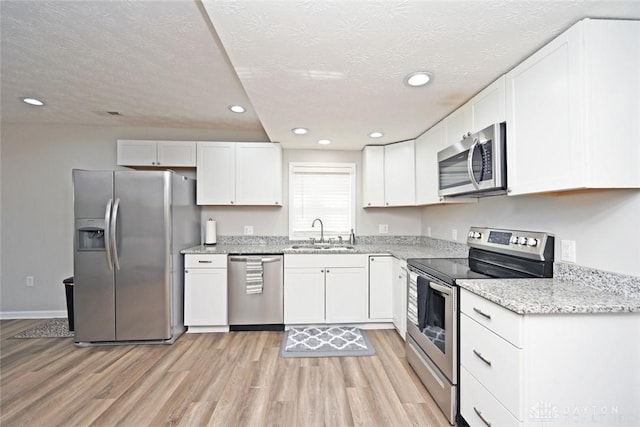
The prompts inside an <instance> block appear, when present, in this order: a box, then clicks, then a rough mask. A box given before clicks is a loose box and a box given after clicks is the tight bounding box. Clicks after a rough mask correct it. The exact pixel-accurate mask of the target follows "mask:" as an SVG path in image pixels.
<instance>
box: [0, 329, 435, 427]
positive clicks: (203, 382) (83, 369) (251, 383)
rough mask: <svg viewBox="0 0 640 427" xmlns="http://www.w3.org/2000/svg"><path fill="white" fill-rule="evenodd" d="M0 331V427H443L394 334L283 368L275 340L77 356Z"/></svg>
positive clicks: (62, 345) (57, 344) (88, 351)
mask: <svg viewBox="0 0 640 427" xmlns="http://www.w3.org/2000/svg"><path fill="white" fill-rule="evenodd" d="M42 322H44V321H43V320H9V321H0V330H1V332H0V348H1V351H0V425H2V426H3V427H4V426H11V427H13V426H34V425H43V426H47V427H49V426H51V427H56V426H64V427H67V426H82V427H85V426H114V425H121V426H136V427H138V426H154V427H155V426H178V425H179V426H188V427H193V426H206V425H212V426H225V427H226V426H282V427H290V426H292V427H293V426H295V427H298V426H300V427H307V426H311V427H312V426H331V427H333V426H339V427H343V426H344V427H346V426H367V427H372V426H373V427H377V426H385V427H386V426H396V425H397V426H405V425H406V426H410V425H413V426H443V427H444V426H447V425H448V423H447V421H446V419H445V418H444V415H443V414H442V413H441V412H440V410H439V409H438V407H437V405H436V404H435V403H434V402H433V399H432V398H431V396H430V395H429V393H428V391H426V389H424V387H423V386H422V383H421V382H420V380H419V379H418V378H417V376H416V375H415V373H414V372H413V370H412V368H411V367H410V366H409V365H408V363H407V361H406V358H405V356H404V341H402V340H401V339H400V337H399V336H398V335H397V334H396V332H395V331H393V330H372V331H368V333H369V336H370V338H371V341H372V342H373V344H374V346H375V347H376V355H375V356H371V357H332V358H283V357H281V355H280V345H281V342H282V339H283V333H282V332H234V333H212V334H186V335H183V336H182V337H180V338H179V339H178V340H177V341H176V343H174V344H173V345H160V346H151V345H138V346H99V347H90V348H79V347H76V346H75V345H74V343H73V339H72V338H65V339H59V338H58V339H47V338H38V339H14V338H11V337H12V336H14V335H15V334H16V333H18V332H21V331H22V330H25V329H28V328H29V327H32V326H34V325H37V324H39V323H42Z"/></svg>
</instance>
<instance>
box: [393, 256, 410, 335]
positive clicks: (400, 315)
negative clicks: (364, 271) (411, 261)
mask: <svg viewBox="0 0 640 427" xmlns="http://www.w3.org/2000/svg"><path fill="white" fill-rule="evenodd" d="M391 284H392V288H393V289H392V293H391V303H392V311H393V326H395V328H396V331H398V334H400V336H401V337H402V339H403V340H406V339H407V291H408V288H407V261H405V260H401V259H398V258H393V268H392V283H391Z"/></svg>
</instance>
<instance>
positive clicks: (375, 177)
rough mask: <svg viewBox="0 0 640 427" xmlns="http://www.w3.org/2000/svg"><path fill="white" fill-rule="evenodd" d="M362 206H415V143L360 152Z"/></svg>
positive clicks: (385, 146)
mask: <svg viewBox="0 0 640 427" xmlns="http://www.w3.org/2000/svg"><path fill="white" fill-rule="evenodd" d="M362 169H363V173H362V205H363V207H365V208H371V207H391V206H415V203H416V198H415V186H416V181H415V170H416V165H415V141H414V140H410V141H403V142H396V143H394V144H389V145H368V146H366V147H364V149H363V151H362Z"/></svg>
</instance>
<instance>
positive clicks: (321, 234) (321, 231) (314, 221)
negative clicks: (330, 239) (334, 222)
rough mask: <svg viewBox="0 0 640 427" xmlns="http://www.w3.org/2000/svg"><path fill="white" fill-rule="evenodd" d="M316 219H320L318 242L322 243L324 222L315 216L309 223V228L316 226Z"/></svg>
mask: <svg viewBox="0 0 640 427" xmlns="http://www.w3.org/2000/svg"><path fill="white" fill-rule="evenodd" d="M316 221H320V243H324V224H323V223H322V220H321V219H320V218H316V219H314V220H313V222H312V223H311V228H313V227H315V226H316Z"/></svg>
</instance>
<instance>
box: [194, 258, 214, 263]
mask: <svg viewBox="0 0 640 427" xmlns="http://www.w3.org/2000/svg"><path fill="white" fill-rule="evenodd" d="M198 262H199V263H200V264H211V263H212V262H213V261H203V260H201V259H200V260H198Z"/></svg>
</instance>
